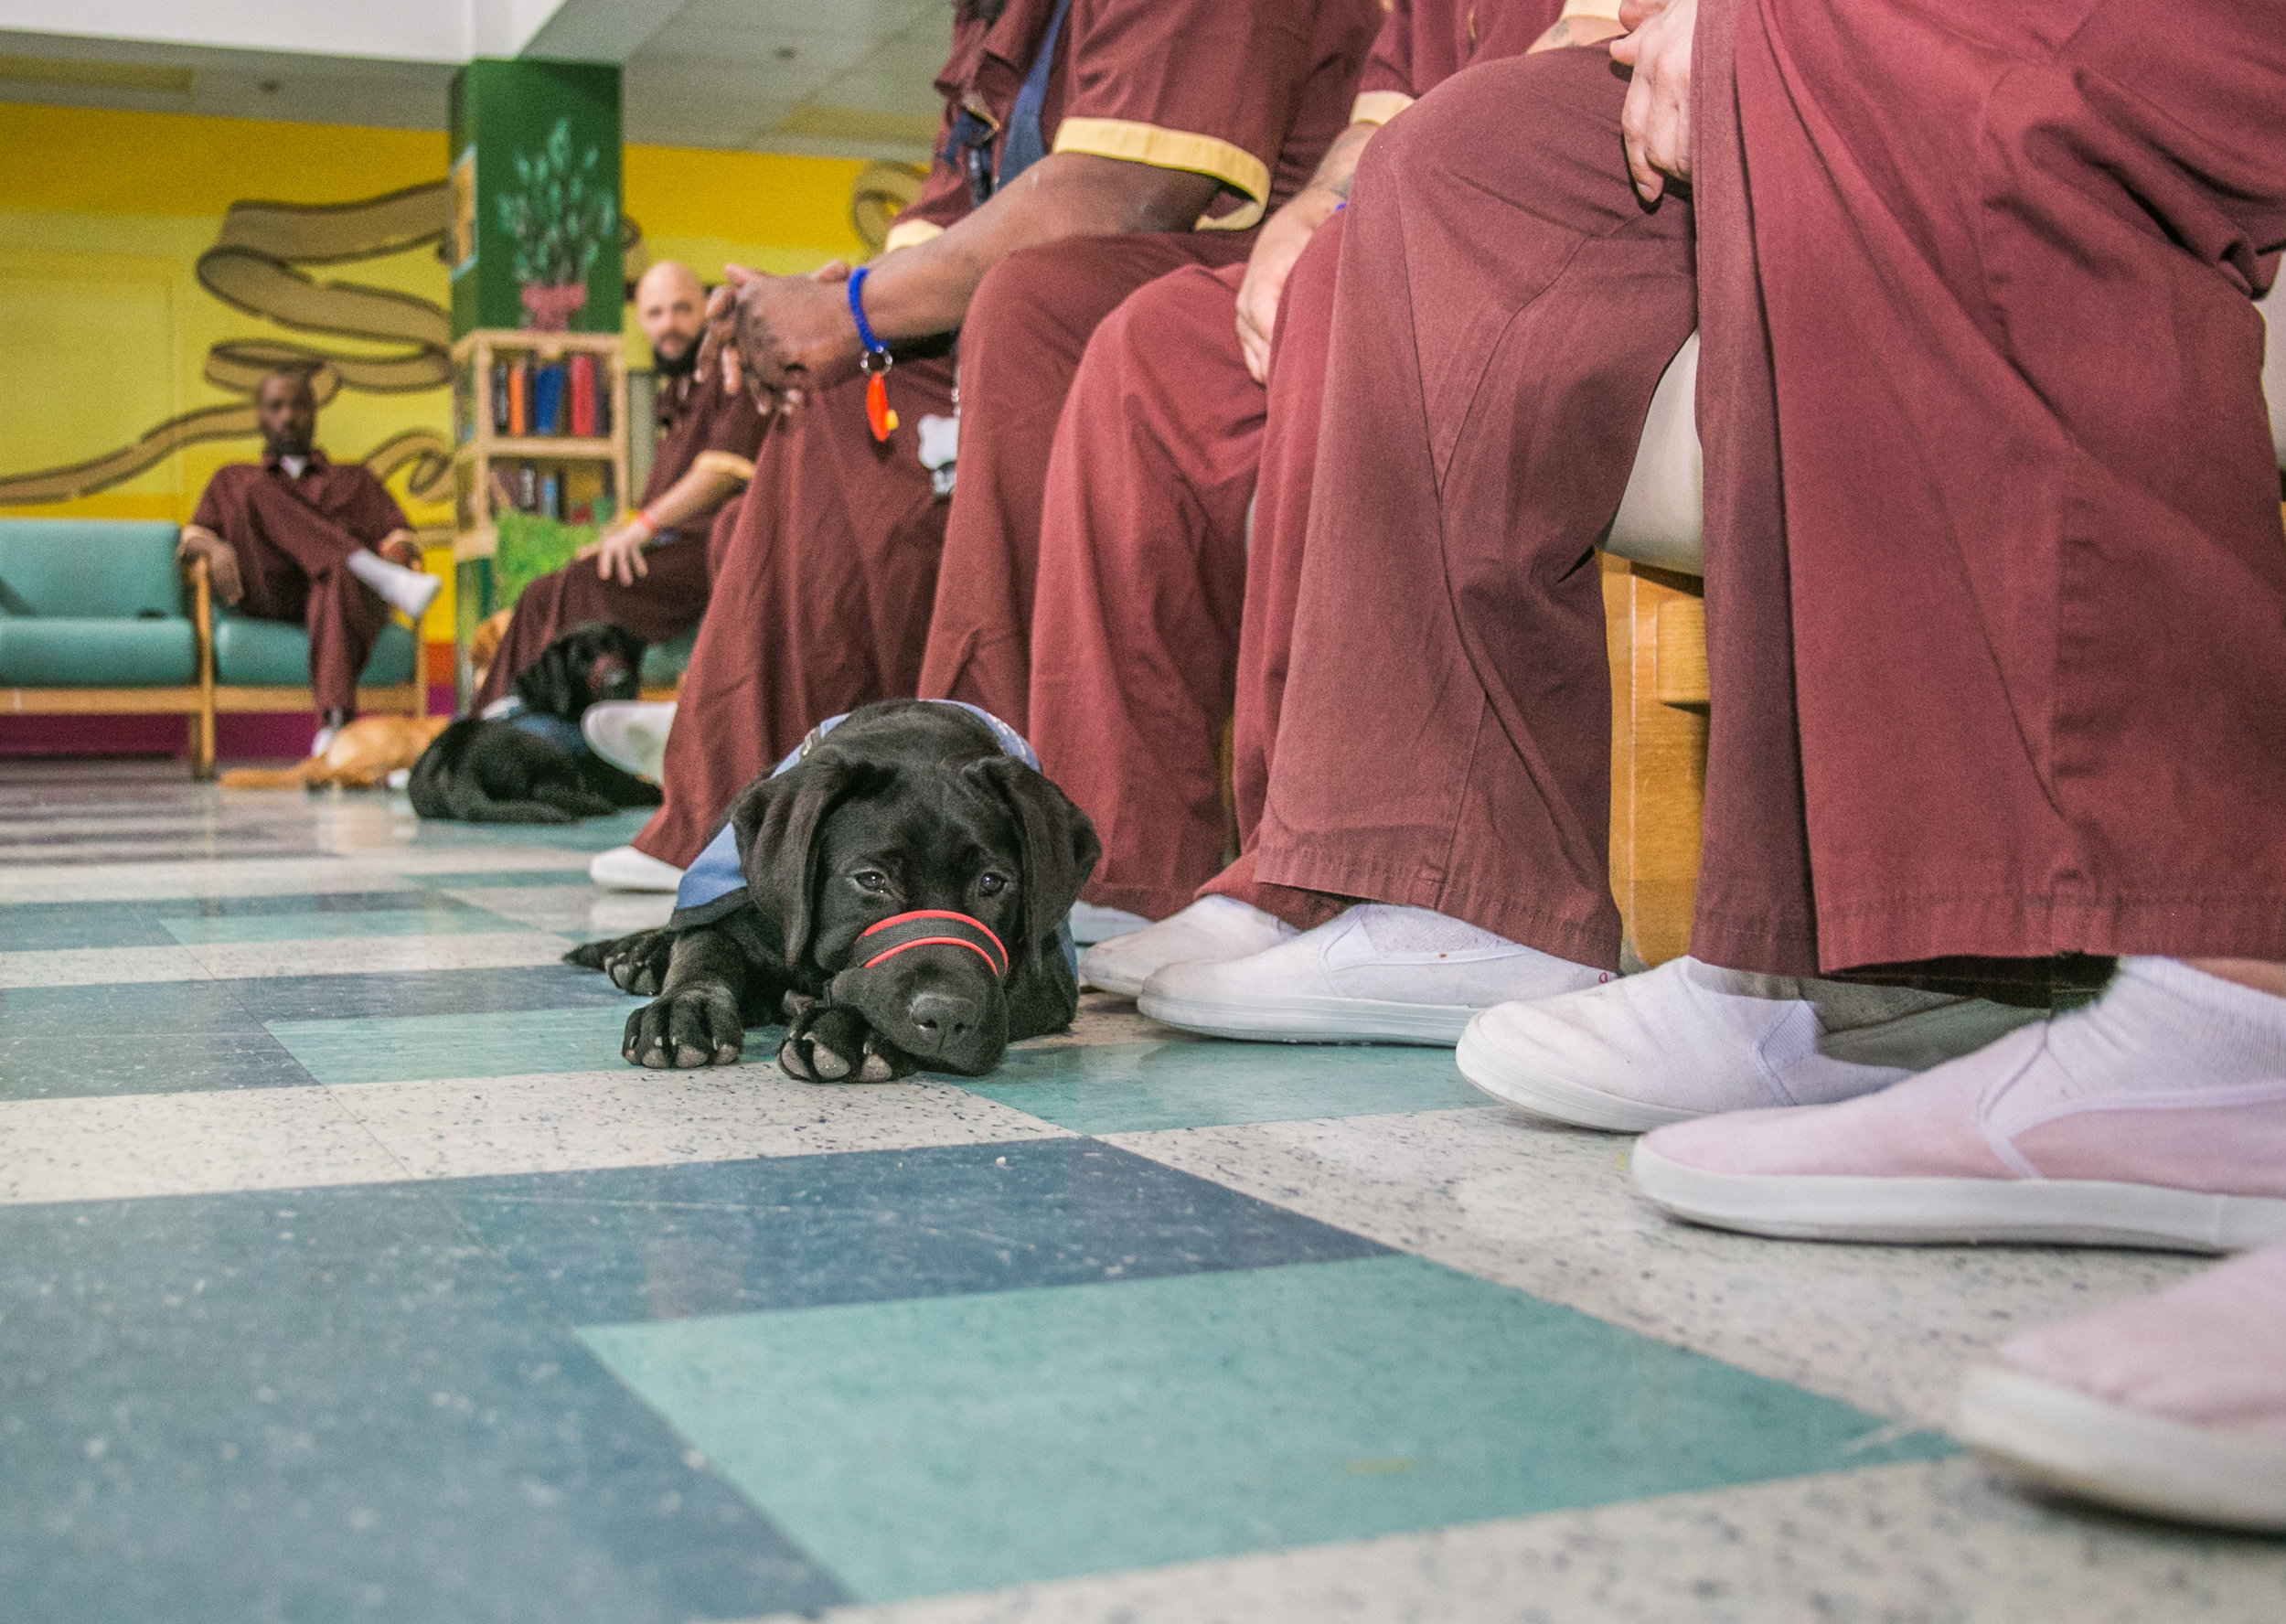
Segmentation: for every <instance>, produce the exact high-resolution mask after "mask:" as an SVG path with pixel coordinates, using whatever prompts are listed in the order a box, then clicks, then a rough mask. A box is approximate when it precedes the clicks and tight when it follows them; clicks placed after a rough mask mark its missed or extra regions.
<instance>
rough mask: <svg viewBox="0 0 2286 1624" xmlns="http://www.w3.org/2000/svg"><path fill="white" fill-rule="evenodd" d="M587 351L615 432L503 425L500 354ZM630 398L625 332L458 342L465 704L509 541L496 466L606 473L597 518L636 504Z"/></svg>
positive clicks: (457, 505)
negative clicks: (497, 372) (473, 645)
mask: <svg viewBox="0 0 2286 1624" xmlns="http://www.w3.org/2000/svg"><path fill="white" fill-rule="evenodd" d="M582 355H586V356H593V358H594V359H595V365H596V366H597V368H598V369H600V371H599V375H598V382H599V384H600V385H601V386H602V393H603V396H604V399H605V400H607V401H609V402H610V408H611V432H610V433H608V434H599V435H573V434H570V433H563V434H533V433H523V434H510V433H504V432H502V431H501V430H500V429H498V428H496V427H495V426H494V425H495V422H496V416H495V411H494V407H495V401H494V399H493V364H494V363H495V362H496V361H508V362H521V361H523V360H524V359H526V358H530V359H531V360H533V361H535V362H537V363H539V364H541V365H546V364H549V363H552V362H556V361H569V360H570V359H571V358H573V357H575V356H582ZM627 407H628V397H627V368H626V362H625V353H624V347H623V345H622V342H621V340H620V338H619V336H618V335H617V334H615V333H531V332H525V331H521V330H519V329H516V328H495V327H483V328H479V329H477V330H476V331H475V332H474V333H471V334H469V335H468V336H467V337H465V338H463V339H461V340H460V342H458V343H457V344H455V345H454V346H453V435H454V449H453V561H454V615H453V621H454V636H453V642H454V662H453V663H454V676H455V679H456V687H457V688H458V690H459V698H460V703H461V705H462V706H463V707H464V708H465V706H466V705H467V703H468V701H469V700H470V699H471V698H472V697H473V689H472V682H471V678H472V673H471V671H470V669H469V663H468V639H469V637H470V636H472V635H473V633H474V630H475V627H476V626H477V625H479V624H481V623H482V622H483V620H484V618H485V617H486V615H488V614H491V613H492V612H493V610H494V609H495V608H496V607H497V603H496V600H495V595H494V592H493V573H492V560H493V555H494V554H495V553H496V552H497V551H498V550H499V545H500V538H499V531H498V529H497V526H496V525H495V523H494V520H495V519H496V518H497V517H498V515H499V513H500V512H501V511H502V508H500V506H499V504H498V493H497V490H496V489H495V481H494V478H493V475H494V471H495V470H496V469H498V468H502V467H507V468H509V469H513V470H515V471H516V473H515V475H514V476H515V477H516V478H517V479H518V481H519V483H520V481H521V477H522V472H523V470H525V469H527V468H530V469H533V470H534V471H535V477H537V470H538V469H539V467H542V466H545V465H550V464H553V465H557V466H558V467H561V468H575V469H586V470H593V471H596V472H600V473H601V474H602V475H604V479H606V480H607V481H608V482H609V486H610V490H609V501H608V503H607V504H604V503H601V502H600V501H599V503H598V505H597V511H596V513H595V518H597V519H598V520H599V521H604V522H607V521H608V519H609V518H614V517H616V516H617V515H618V514H620V513H623V512H625V511H626V509H627V508H629V507H630V506H632V505H633V503H634V501H635V498H636V492H635V491H633V490H631V489H630V488H629V487H628V479H629V475H630V465H629V461H628V447H629V445H630V443H631V434H630V414H629V412H628V410H627ZM571 412H572V403H571V390H570V385H569V383H568V381H567V384H566V390H565V399H564V404H563V413H564V418H563V422H564V426H565V427H567V428H568V427H569V426H570V422H571ZM643 426H644V430H645V432H646V433H648V432H649V430H650V427H651V425H650V424H649V423H648V422H646V423H645V424H644V425H643ZM563 506H564V508H565V517H566V518H570V509H571V507H572V504H571V503H570V502H568V501H567V502H565V503H564V504H563ZM605 508H607V509H608V511H607V512H606V511H605V510H604V509H605ZM574 522H576V521H574Z"/></svg>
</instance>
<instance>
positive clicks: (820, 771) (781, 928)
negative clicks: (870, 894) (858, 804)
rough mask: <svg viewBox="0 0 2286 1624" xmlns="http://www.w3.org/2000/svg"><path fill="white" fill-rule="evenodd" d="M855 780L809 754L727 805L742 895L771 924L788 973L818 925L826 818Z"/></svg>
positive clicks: (844, 768)
mask: <svg viewBox="0 0 2286 1624" xmlns="http://www.w3.org/2000/svg"><path fill="white" fill-rule="evenodd" d="M859 776H860V774H859V772H858V770H857V769H855V768H852V767H851V766H850V765H849V764H848V763H847V762H845V761H843V760H842V759H841V758H840V757H839V756H838V755H835V754H832V753H829V752H827V751H823V750H819V751H813V752H812V753H810V755H809V756H808V757H807V759H806V760H803V761H799V762H796V764H794V765H793V766H791V767H789V768H787V769H786V770H785V772H784V773H781V774H780V775H778V776H776V777H775V778H757V779H755V780H754V781H753V783H752V784H750V785H747V786H746V787H745V789H744V790H742V791H741V792H740V794H739V796H738V798H737V799H736V800H735V801H732V803H731V810H730V825H731V828H732V839H733V840H735V841H736V842H737V845H738V860H739V867H740V869H741V870H742V871H743V872H744V873H745V876H746V894H747V895H748V896H749V897H751V898H752V899H753V903H754V906H755V908H756V909H758V910H759V911H760V912H761V913H763V914H764V916H765V917H767V918H771V919H774V920H776V921H777V924H778V932H779V935H780V937H781V939H783V941H784V942H785V962H786V964H787V966H788V967H792V966H794V965H796V964H799V963H800V962H801V959H802V956H803V955H804V954H805V953H807V951H808V950H809V942H810V937H811V935H813V934H814V933H815V931H816V929H817V860H818V848H819V846H820V845H821V844H822V841H821V839H820V838H819V837H820V835H821V834H822V833H823V831H824V828H825V824H826V817H827V815H828V813H830V812H831V811H832V810H833V809H834V808H835V807H838V806H839V805H840V804H841V803H842V802H843V801H845V800H847V799H849V796H851V795H852V794H854V793H856V790H857V788H858V778H859Z"/></svg>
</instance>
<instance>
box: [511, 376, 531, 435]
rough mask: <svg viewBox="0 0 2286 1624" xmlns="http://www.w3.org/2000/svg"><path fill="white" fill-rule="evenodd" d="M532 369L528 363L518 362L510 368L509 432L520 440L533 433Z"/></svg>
mask: <svg viewBox="0 0 2286 1624" xmlns="http://www.w3.org/2000/svg"><path fill="white" fill-rule="evenodd" d="M530 390H531V368H530V364H529V362H526V361H518V362H515V363H513V364H511V365H510V366H509V368H508V388H507V397H508V424H507V432H508V433H509V434H510V435H511V436H513V437H518V438H520V437H522V436H523V435H526V434H529V433H531V416H530V405H529V402H530Z"/></svg>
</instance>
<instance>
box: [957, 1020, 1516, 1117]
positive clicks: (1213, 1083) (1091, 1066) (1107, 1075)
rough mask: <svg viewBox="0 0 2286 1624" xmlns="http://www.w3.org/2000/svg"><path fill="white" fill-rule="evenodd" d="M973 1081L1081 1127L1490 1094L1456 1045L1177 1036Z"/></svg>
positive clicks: (1024, 1052) (1051, 1050) (1044, 1061)
mask: <svg viewBox="0 0 2286 1624" xmlns="http://www.w3.org/2000/svg"><path fill="white" fill-rule="evenodd" d="M947 1081H952V1082H958V1083H960V1084H961V1085H962V1086H963V1087H965V1088H967V1089H969V1090H971V1091H972V1092H974V1093H977V1094H980V1095H984V1096H985V1097H986V1098H987V1099H992V1100H998V1101H999V1103H1000V1104H1002V1105H1004V1106H1014V1107H1015V1108H1016V1109H1017V1110H1020V1111H1028V1112H1030V1113H1031V1115H1032V1116H1037V1117H1040V1118H1041V1119H1042V1120H1043V1121H1046V1122H1052V1123H1054V1124H1055V1125H1056V1126H1057V1127H1068V1128H1070V1129H1072V1130H1073V1131H1074V1133H1084V1134H1106V1133H1148V1132H1150V1131H1152V1130H1154V1129H1157V1128H1165V1127H1223V1126H1225V1125H1228V1124H1231V1123H1238V1122H1296V1121H1303V1120H1308V1119H1309V1118H1312V1117H1319V1116H1381V1115H1383V1114H1384V1113H1387V1112H1394V1111H1446V1110H1453V1109H1456V1108H1458V1107H1460V1106H1484V1105H1489V1104H1490V1101H1489V1100H1487V1099H1486V1098H1485V1097H1484V1095H1481V1094H1479V1093H1478V1092H1477V1091H1476V1090H1475V1089H1474V1088H1471V1087H1470V1086H1469V1084H1468V1082H1467V1081H1466V1080H1465V1079H1464V1078H1463V1077H1462V1076H1461V1074H1460V1073H1459V1072H1458V1070H1456V1069H1455V1067H1454V1065H1453V1054H1452V1051H1451V1050H1449V1049H1413V1048H1395V1047H1388V1048H1339V1047H1334V1046H1331V1045H1328V1044H1321V1043H1223V1042H1203V1041H1194V1040H1190V1039H1170V1040H1169V1041H1168V1042H1155V1043H1088V1044H1077V1043H1073V1044H1056V1045H1052V1046H1047V1047H1042V1048H1033V1049H1024V1048H1017V1049H1011V1050H1009V1053H1008V1058H1007V1059H1006V1060H1005V1061H1003V1062H1002V1063H1000V1067H999V1070H998V1071H996V1072H994V1073H993V1074H991V1075H990V1076H988V1077H985V1078H982V1079H979V1080H977V1081H976V1082H967V1081H966V1080H964V1079H960V1078H951V1079H947Z"/></svg>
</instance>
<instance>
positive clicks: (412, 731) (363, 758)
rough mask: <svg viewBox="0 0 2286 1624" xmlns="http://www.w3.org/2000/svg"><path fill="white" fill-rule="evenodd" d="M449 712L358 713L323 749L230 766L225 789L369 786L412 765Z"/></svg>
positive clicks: (223, 778)
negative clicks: (283, 761)
mask: <svg viewBox="0 0 2286 1624" xmlns="http://www.w3.org/2000/svg"><path fill="white" fill-rule="evenodd" d="M452 721H453V719H452V718H451V717H449V716H360V717H358V719H357V720H356V721H351V722H346V723H344V724H343V725H342V727H341V729H340V730H339V731H338V732H336V733H335V734H334V737H333V743H330V744H328V745H326V751H325V753H324V754H322V755H313V756H311V757H310V758H309V760H307V761H305V762H303V763H301V764H299V765H297V766H291V767H275V768H272V767H233V768H231V769H230V771H229V772H227V773H225V774H223V775H222V776H221V778H220V780H219V782H220V784H221V785H222V787H223V788H225V789H292V788H294V787H295V786H296V785H300V786H301V787H303V788H304V789H326V788H329V787H331V786H333V785H340V786H341V787H342V788H344V789H371V788H372V787H373V786H374V785H377V784H379V783H380V782H382V781H383V780H384V779H386V778H387V777H388V776H389V775H390V774H391V773H394V772H395V771H397V769H398V768H400V767H410V766H411V765H412V764H413V763H415V762H417V761H419V760H420V759H421V753H422V751H424V750H426V749H427V748H428V747H429V741H430V740H432V739H433V738H435V737H436V736H437V735H438V734H439V733H441V732H443V731H444V730H445V729H446V728H447V727H448V726H450V725H451V724H452Z"/></svg>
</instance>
